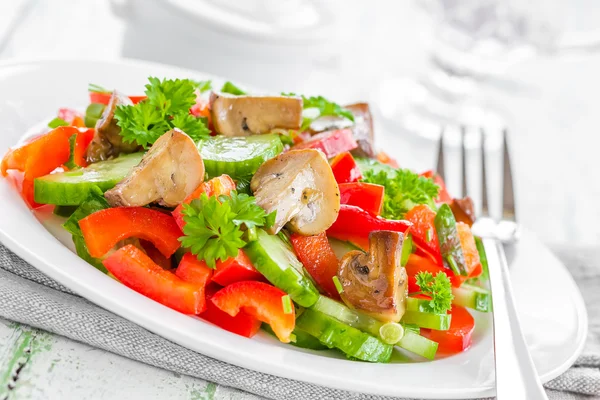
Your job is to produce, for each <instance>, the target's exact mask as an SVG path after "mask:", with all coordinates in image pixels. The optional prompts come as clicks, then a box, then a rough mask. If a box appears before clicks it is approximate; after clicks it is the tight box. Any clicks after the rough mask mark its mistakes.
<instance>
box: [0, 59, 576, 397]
mask: <svg viewBox="0 0 600 400" xmlns="http://www.w3.org/2000/svg"><path fill="white" fill-rule="evenodd" d="M47 62H48V63H62V62H86V63H106V64H112V65H115V66H126V67H129V66H131V67H135V68H140V67H141V68H153V67H154V68H161V69H165V68H167V69H169V70H171V71H173V72H176V73H178V74H179V73H181V74H184V73H190V74H193V75H203V76H206V77H214V78H215V79H221V78H219V77H217V76H215V75H213V74H206V73H203V72H201V71H194V70H190V69H186V68H181V67H177V66H171V65H167V64H161V63H155V62H147V61H142V60H133V59H118V60H94V59H88V58H85V59H81V58H58V59H57V58H49V59H16V60H6V61H2V62H0V70H1V69H3V68H5V67H15V66H27V65H30V64H40V65H41V66H43V64H45V63H47ZM3 181H4V182H3V184H2V188H0V194H1V193H3V192H4V189H3V188H4V187H6V186H8V184H7V182H6V180H3ZM10 190H13V191H14V189H13V188H10ZM0 197H1V196H0ZM16 197H18V198H19V200H20V196H18V195H17V196H16ZM33 218H34V219H35V222H36V223H37V224H38V225H39V227H40V228H43V231H44V232H43V234H44V235H46V236H47V235H50V236H51V238H52V239H54V240H55V241H56V243H54V245H59V246H57V247H59V248H62V249H61V251H67V252H68V253H70V255H71V257H74V258H75V259H76V260H78V261H79V263H82V264H85V265H86V266H87V263H85V262H84V261H83V260H81V259H79V257H77V256H76V255H75V254H73V253H71V252H70V250H69V249H68V248H66V247H65V246H63V245H62V244H61V243H60V242H58V241H57V240H56V239H55V238H54V236H53V235H52V234H51V233H50V232H49V231H48V230H47V229H46V228H45V227H44V226H43V225H42V224H41V223H40V222H39V221H38V220H37V219H36V218H35V217H33ZM532 237H533V238H534V239H535V240H537V238H536V237H535V236H534V235H532ZM0 239H1V240H0V241H1V242H2V243H3V244H4V245H5V246H6V247H7V248H9V249H10V250H11V251H13V252H14V253H15V254H17V255H18V256H19V257H21V258H22V259H24V260H25V261H27V262H29V263H30V264H31V265H33V266H34V267H35V268H36V269H38V270H40V271H41V272H43V273H44V274H46V275H48V276H50V277H51V278H53V279H55V280H56V281H58V282H60V283H62V284H64V285H65V286H67V287H69V288H71V289H73V290H74V291H75V292H77V293H81V295H82V296H83V297H84V298H86V299H88V300H90V301H92V302H93V303H95V304H96V305H98V306H100V307H103V308H106V309H108V310H109V311H111V312H113V313H115V314H117V315H119V316H121V317H122V318H125V319H127V320H130V321H132V322H134V323H136V324H138V325H140V326H142V327H143V328H144V329H148V330H149V331H151V332H153V333H155V334H157V335H159V336H162V337H164V338H166V339H167V340H172V341H174V342H176V343H178V344H180V345H182V346H183V347H186V348H188V349H191V348H190V346H189V345H186V344H184V343H182V342H181V341H180V340H178V339H175V338H174V337H170V336H169V335H164V334H162V333H158V332H157V331H156V330H155V329H153V326H154V325H155V324H153V322H152V320H151V319H150V318H144V315H135V318H131V314H132V313H134V314H135V313H136V312H138V313H140V314H143V311H142V310H135V309H133V310H131V309H130V308H131V307H129V308H127V307H122V306H119V304H118V302H117V301H113V300H111V299H108V298H107V297H106V296H102V295H101V294H100V293H96V292H95V291H94V290H91V291H88V292H85V293H82V291H81V290H80V289H88V290H89V289H90V288H89V287H86V285H85V283H84V282H78V280H77V279H73V278H72V277H70V276H69V275H68V274H66V271H61V268H60V267H57V266H55V265H51V263H49V262H48V261H46V260H44V258H42V257H40V256H39V255H38V254H36V252H35V251H32V250H30V249H28V248H27V246H25V245H23V244H21V243H20V242H19V241H17V240H16V239H13V238H12V237H11V235H10V233H9V232H6V231H5V224H4V222H2V221H0ZM48 239H49V238H48ZM539 244H540V245H541V246H543V247H544V248H545V249H546V251H548V253H549V254H551V255H552V256H553V257H554V258H556V259H557V257H556V256H555V255H554V253H553V252H552V251H551V250H550V249H549V248H548V247H547V246H546V245H545V244H543V243H541V242H539ZM67 258H69V257H67ZM557 263H559V264H560V266H561V269H562V270H564V271H565V272H566V274H567V275H568V276H569V279H570V280H571V284H572V285H573V287H574V289H575V290H574V292H576V296H575V297H574V298H573V301H574V304H575V308H576V309H577V311H578V321H579V325H580V327H581V326H585V329H582V334H580V335H578V340H579V342H578V347H577V349H576V351H575V352H574V353H573V354H572V356H571V357H569V358H568V359H567V360H565V361H564V362H563V364H562V365H561V366H559V367H557V368H555V369H554V370H553V371H550V372H548V373H546V374H544V375H542V376H541V379H542V380H543V381H544V382H547V381H549V380H551V379H553V378H555V377H557V376H559V375H560V374H562V373H563V372H564V371H566V370H567V369H568V368H569V367H570V366H571V365H572V364H573V362H574V361H575V360H576V359H577V357H578V356H579V355H580V354H581V352H582V351H583V348H584V346H585V341H586V338H587V334H588V331H587V326H588V314H587V308H586V307H585V302H584V300H583V296H582V294H581V292H580V290H579V288H578V287H577V285H576V283H575V281H574V279H573V277H572V276H571V275H570V274H569V273H568V269H567V267H566V266H565V265H564V264H563V263H562V262H561V261H560V260H558V259H557ZM98 273H99V272H98ZM110 281H112V282H113V284H114V285H116V286H118V287H119V288H120V289H124V290H126V291H128V292H131V294H132V295H134V297H135V296H139V297H140V298H141V299H142V300H144V301H142V302H141V303H142V304H144V303H146V302H147V303H148V304H144V305H147V306H148V307H150V308H151V309H154V308H158V309H164V310H162V312H161V313H164V311H167V312H168V313H169V314H178V313H176V312H174V311H172V310H170V309H168V308H166V307H164V306H162V305H160V304H158V303H156V302H154V301H152V300H150V299H148V298H146V297H144V296H142V295H140V294H138V293H136V292H134V291H132V290H129V289H128V288H126V287H125V286H124V285H121V284H119V283H117V282H115V281H113V280H112V279H110ZM87 286H90V285H89V284H88V285H87ZM89 293H92V294H93V296H91V297H92V298H96V297H98V299H99V300H106V301H107V302H108V303H109V304H108V305H106V304H103V303H104V302H102V301H98V299H96V300H93V299H92V298H90V296H88V295H86V294H89ZM126 297H131V296H126ZM120 311H122V312H120ZM125 314H127V316H126V315H125ZM177 317H178V318H186V319H190V318H189V317H188V316H185V315H183V314H179V315H177ZM205 324H206V325H207V326H211V325H210V324H207V323H205ZM211 327H212V328H213V329H218V330H220V329H219V328H216V327H213V326H211ZM172 336H174V335H172ZM239 339H243V340H246V339H245V338H241V337H240V338H239ZM217 347H218V346H217ZM191 350H192V351H197V352H199V353H201V354H204V355H207V356H209V357H214V358H217V359H220V360H222V361H225V362H228V363H231V364H234V365H237V366H240V367H243V368H247V369H250V370H255V371H259V372H262V373H265V374H270V375H276V376H280V377H284V378H288V379H295V380H300V381H303V382H308V383H313V384H318V385H324V386H328V387H334V388H338V389H342V390H350V389H348V388H347V387H341V386H339V384H338V385H328V384H326V383H323V379H315V378H318V376H316V375H315V373H312V374H311V373H306V371H303V370H304V368H292V370H291V373H284V372H285V371H281V373H277V371H274V370H273V369H272V368H271V369H269V370H268V371H267V370H266V368H256V362H254V363H252V359H249V360H248V362H244V363H242V362H240V359H239V358H237V357H236V358H235V359H233V358H232V357H223V356H222V355H223V354H222V353H221V354H218V351H207V352H205V351H199V350H195V349H191ZM209 353H212V354H209ZM217 354H218V355H217ZM226 354H228V353H226ZM304 354H305V355H308V354H307V353H304ZM228 355H229V354H228ZM311 357H312V355H311ZM254 361H256V360H254ZM251 363H252V365H250V364H251ZM426 364H427V365H431V363H426ZM369 365H376V364H369ZM288 368H289V365H288ZM374 368H376V367H374ZM303 372H304V373H303ZM296 373H298V374H299V376H289V375H290V374H292V375H294V374H296ZM301 376H302V377H301ZM311 377H312V378H313V379H311ZM427 390H429V391H430V392H429V393H431V394H430V395H429V396H433V397H431V398H455V397H456V396H457V395H459V396H463V397H464V396H469V397H482V396H491V395H493V393H494V390H493V387H491V388H490V387H487V388H485V387H483V388H477V389H472V390H469V391H464V390H461V391H452V390H450V391H449V390H448V389H441V388H439V389H431V388H428V389H427ZM434 392H435V393H434ZM364 393H372V394H380V395H393V396H408V397H422V396H423V393H422V392H402V394H397V393H395V394H390V393H389V392H388V391H377V390H376V391H373V390H370V389H369V390H368V391H364Z"/></svg>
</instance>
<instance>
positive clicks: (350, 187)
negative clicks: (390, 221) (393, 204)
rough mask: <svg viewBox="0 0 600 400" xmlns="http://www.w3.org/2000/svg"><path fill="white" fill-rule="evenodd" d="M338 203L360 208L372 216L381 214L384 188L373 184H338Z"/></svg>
mask: <svg viewBox="0 0 600 400" xmlns="http://www.w3.org/2000/svg"><path fill="white" fill-rule="evenodd" d="M338 186H339V187H340V203H341V204H347V205H351V206H356V207H360V208H362V209H363V210H365V211H368V212H370V213H371V214H373V215H379V214H381V210H382V209H383V199H384V195H385V187H384V186H381V185H375V184H373V183H365V182H353V183H340V184H339V185H338Z"/></svg>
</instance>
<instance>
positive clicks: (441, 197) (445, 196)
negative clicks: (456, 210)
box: [420, 170, 452, 203]
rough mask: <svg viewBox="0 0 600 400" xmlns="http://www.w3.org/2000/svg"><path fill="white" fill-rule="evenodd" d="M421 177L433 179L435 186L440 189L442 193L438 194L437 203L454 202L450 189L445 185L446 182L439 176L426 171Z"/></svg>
mask: <svg viewBox="0 0 600 400" xmlns="http://www.w3.org/2000/svg"><path fill="white" fill-rule="evenodd" d="M420 175H421V176H424V177H425V178H431V179H433V181H434V182H435V184H436V185H438V186H439V187H440V192H439V193H438V197H437V199H435V201H436V202H437V203H450V202H451V201H452V196H450V193H448V189H446V184H445V183H444V180H443V179H442V177H441V176H439V175H438V174H436V173H435V172H433V171H431V170H429V171H425V172H423V173H422V174H420Z"/></svg>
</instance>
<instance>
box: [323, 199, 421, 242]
mask: <svg viewBox="0 0 600 400" xmlns="http://www.w3.org/2000/svg"><path fill="white" fill-rule="evenodd" d="M411 226H412V224H411V223H410V222H408V221H404V220H391V219H384V218H381V217H376V216H374V215H372V214H370V213H369V212H367V211H365V210H363V209H361V208H359V207H356V206H350V205H347V204H342V205H341V206H340V213H339V214H338V218H337V220H336V221H335V222H334V223H333V225H331V227H330V228H329V229H328V230H327V235H329V236H331V237H334V238H337V239H340V240H350V241H351V242H352V243H355V244H357V245H359V246H361V247H362V248H363V249H365V248H366V249H368V247H369V245H368V241H369V234H370V233H371V232H373V231H394V232H402V233H408V231H409V230H410V228H411Z"/></svg>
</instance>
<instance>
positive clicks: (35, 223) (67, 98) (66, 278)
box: [0, 61, 587, 399]
mask: <svg viewBox="0 0 600 400" xmlns="http://www.w3.org/2000/svg"><path fill="white" fill-rule="evenodd" d="M149 75H153V76H159V77H163V76H167V77H191V78H196V79H206V78H210V76H209V75H206V74H202V73H198V72H193V71H187V70H183V69H179V68H172V67H167V66H164V65H159V64H152V63H145V62H144V63H142V62H133V61H120V62H93V61H44V62H23V63H17V62H13V63H10V62H9V63H4V64H0V93H3V97H2V100H0V119H2V120H3V121H8V123H7V125H6V127H5V128H4V134H3V135H2V136H0V154H3V153H4V152H5V151H6V149H7V148H8V147H9V146H10V145H14V144H15V143H17V141H18V140H19V139H20V138H21V137H22V136H23V135H24V133H25V132H26V127H30V126H32V125H34V124H35V123H37V122H39V121H40V120H41V119H42V118H46V117H48V116H50V115H53V114H54V113H55V112H56V110H57V109H58V108H59V107H65V106H70V107H77V106H79V107H83V106H85V105H86V103H87V101H88V100H87V93H86V87H87V84H88V83H89V82H95V83H98V84H102V85H103V86H106V87H109V88H112V87H118V88H119V89H121V90H123V91H124V92H126V93H131V94H136V93H139V92H140V91H141V90H142V87H143V85H144V83H145V81H146V78H147V76H149ZM218 81H219V82H218V83H220V82H221V81H222V80H221V79H219V80H218ZM0 201H1V202H2V205H3V206H2V207H1V208H0V241H2V243H3V244H5V245H6V246H8V247H9V248H10V249H11V250H13V251H14V252H15V253H17V254H18V255H19V256H21V257H22V258H23V259H25V260H26V261H28V262H30V263H31V264H32V265H34V266H35V267H36V268H38V269H39V270H40V271H42V272H43V273H45V274H47V275H48V276H50V277H52V278H53V279H55V280H57V281H59V282H61V283H62V284H64V285H65V286H67V287H69V288H71V289H72V290H74V291H75V292H77V293H79V294H80V295H82V296H83V297H85V298H87V299H89V300H90V301H92V302H94V303H96V304H98V305H100V306H102V307H104V308H106V309H108V310H110V311H112V312H114V313H116V314H118V315H121V316H123V317H124V318H127V319H129V320H131V321H133V322H135V323H137V324H139V325H141V326H143V327H145V328H146V329H148V330H150V331H152V332H154V333H156V334H158V335H161V336H163V337H165V338H167V339H169V340H172V341H174V342H176V343H179V344H181V345H182V346H185V347H188V348H190V349H192V350H195V351H198V352H201V353H203V354H206V355H208V356H210V357H214V358H217V359H220V360H223V361H225V362H228V363H232V364H235V365H239V366H242V367H245V368H249V369H254V370H257V371H261V372H264V373H268V374H273V375H278V376H283V377H286V378H291V379H297V380H301V381H307V382H312V383H316V384H320V385H325V386H330V387H334V388H340V389H346V390H352V391H360V392H365V393H370V394H379V395H390V396H399V397H411V398H412V397H416V398H436V399H444V398H445V399H449V398H457V397H460V398H480V397H488V396H492V395H493V376H494V374H493V346H492V337H491V330H490V328H491V326H490V323H491V321H490V320H491V318H490V315H489V314H477V315H476V321H477V325H476V330H475V333H474V337H473V346H472V348H471V349H470V350H468V351H466V352H464V353H462V354H460V355H457V356H453V357H449V358H445V359H440V360H436V361H433V362H416V361H415V362H410V363H391V364H368V363H361V362H355V361H348V360H346V359H343V358H342V357H341V356H340V355H339V354H337V353H334V352H314V351H303V350H300V349H297V348H294V347H292V346H288V345H283V344H281V343H279V342H277V341H276V340H275V339H273V338H271V337H269V336H268V335H259V336H258V337H256V338H254V339H252V340H250V339H246V338H243V337H240V336H237V335H235V334H231V333H229V332H225V331H223V330H221V329H220V328H217V327H214V326H212V325H210V324H208V323H205V322H203V321H201V320H198V319H196V318H192V317H189V316H186V315H183V314H180V313H177V312H175V311H173V310H170V309H168V308H166V307H164V306H162V305H160V304H158V303H156V302H154V301H152V300H150V299H148V298H146V297H144V296H142V295H139V294H138V293H136V292H133V291H132V290H130V289H128V288H127V287H125V286H123V285H121V284H119V283H117V282H116V281H114V280H113V279H111V278H109V277H108V276H106V275H103V274H102V273H100V272H99V271H97V270H96V269H95V268H93V267H92V266H90V265H88V264H87V263H85V262H84V261H82V260H81V259H79V258H78V257H77V256H76V255H75V254H73V252H72V251H71V250H70V249H69V248H67V247H66V246H69V247H71V246H70V237H69V235H67V234H66V232H65V231H64V230H63V229H62V228H61V227H60V222H61V220H59V219H58V218H57V217H55V216H53V215H52V214H51V213H48V212H46V213H35V214H34V213H32V212H31V211H30V210H29V209H28V208H27V206H26V205H25V203H24V202H23V201H22V199H21V197H20V196H19V194H18V193H17V191H16V190H15V188H14V187H13V186H12V185H11V184H10V182H9V181H8V180H7V179H0ZM40 222H41V224H40ZM61 243H63V244H65V246H63V245H62V244H61ZM511 273H512V278H513V286H514V292H515V295H516V300H517V304H518V307H519V309H520V312H521V313H520V314H521V319H522V325H523V330H524V333H525V336H526V339H527V342H528V343H529V346H530V350H531V353H532V356H533V358H534V361H535V364H536V367H537V368H538V372H539V373H540V376H541V378H542V380H543V381H548V380H550V379H552V378H554V377H556V376H558V375H559V374H561V373H562V372H564V371H565V370H566V369H567V368H569V366H570V365H571V364H572V363H573V362H574V361H575V359H576V358H577V356H578V355H579V353H580V352H581V350H582V348H583V345H584V341H585V337H586V333H587V313H586V310H585V306H584V303H583V300H582V298H581V294H580V293H579V290H578V289H577V286H576V285H575V283H574V282H573V280H572V278H571V276H570V275H569V273H568V272H567V270H566V268H565V267H564V266H563V265H562V264H561V263H560V262H559V261H558V260H557V259H556V258H555V257H554V256H553V255H552V253H550V251H549V250H548V249H547V248H546V247H544V245H542V244H541V243H540V242H539V241H538V240H537V239H536V238H535V237H534V236H533V235H531V234H530V233H527V232H525V233H524V235H523V240H522V242H521V243H520V244H519V248H518V250H517V256H516V258H515V261H514V267H513V268H512V270H511ZM394 358H396V359H399V358H400V355H398V357H394Z"/></svg>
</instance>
